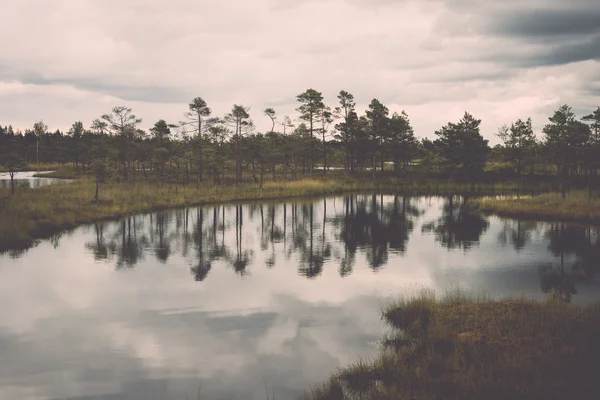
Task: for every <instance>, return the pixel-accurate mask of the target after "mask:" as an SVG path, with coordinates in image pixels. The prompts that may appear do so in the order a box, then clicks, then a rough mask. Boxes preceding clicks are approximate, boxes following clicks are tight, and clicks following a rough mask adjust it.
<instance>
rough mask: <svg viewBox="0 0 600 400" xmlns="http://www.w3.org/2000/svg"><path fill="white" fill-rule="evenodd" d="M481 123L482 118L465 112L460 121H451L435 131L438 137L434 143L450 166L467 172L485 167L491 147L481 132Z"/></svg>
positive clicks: (446, 163)
mask: <svg viewBox="0 0 600 400" xmlns="http://www.w3.org/2000/svg"><path fill="white" fill-rule="evenodd" d="M480 124H481V120H480V119H475V118H474V117H473V116H472V115H471V114H469V113H467V112H465V115H464V116H463V117H462V119H461V120H460V121H459V122H458V123H456V124H455V123H452V122H449V123H448V124H447V125H446V126H444V127H442V129H440V130H439V131H436V132H435V134H436V135H437V136H438V139H437V140H436V141H435V142H434V144H435V145H436V147H437V148H438V149H439V151H440V154H441V155H442V156H443V157H444V158H445V165H446V166H447V167H448V168H450V169H453V170H460V171H462V172H463V173H467V174H470V173H475V172H478V171H481V170H482V169H483V167H484V165H485V162H486V157H487V154H488V153H489V147H488V141H487V140H485V139H484V138H483V136H481V133H480V132H479V125H480Z"/></svg>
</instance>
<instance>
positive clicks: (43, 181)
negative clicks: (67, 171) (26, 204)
mask: <svg viewBox="0 0 600 400" xmlns="http://www.w3.org/2000/svg"><path fill="white" fill-rule="evenodd" d="M44 172H49V171H42V172H35V171H27V172H16V173H15V177H14V184H15V186H16V187H31V188H38V187H42V186H47V185H51V184H53V183H61V182H69V180H68V179H56V178H43V177H34V175H38V174H43V173H44ZM8 188H10V175H9V174H8V172H0V189H8Z"/></svg>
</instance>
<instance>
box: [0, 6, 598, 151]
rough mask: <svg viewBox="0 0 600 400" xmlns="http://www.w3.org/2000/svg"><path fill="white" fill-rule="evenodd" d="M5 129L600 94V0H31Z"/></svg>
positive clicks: (1, 71)
mask: <svg viewBox="0 0 600 400" xmlns="http://www.w3.org/2000/svg"><path fill="white" fill-rule="evenodd" d="M0 15H2V24H0V52H1V53H0V54H1V56H0V124H1V125H9V124H12V125H13V127H15V128H19V129H25V128H29V127H31V126H33V124H34V122H36V121H39V120H43V121H44V122H45V123H46V124H47V125H48V126H49V128H50V129H51V130H55V129H61V130H68V129H69V127H70V126H71V124H72V123H73V122H75V121H78V120H81V121H83V122H84V125H85V126H89V125H90V124H91V122H92V120H93V119H94V118H98V117H99V116H100V115H102V114H105V113H107V112H109V111H110V110H111V109H112V108H113V107H114V106H117V105H124V106H127V107H131V108H132V109H133V112H134V113H135V114H136V115H137V116H139V117H141V118H142V119H143V123H142V124H141V128H143V129H148V128H150V127H151V126H152V125H153V124H154V122H156V121H157V120H158V119H165V120H167V121H168V122H170V123H177V122H178V121H181V120H183V118H184V116H183V115H184V113H185V112H186V111H187V105H188V103H189V102H190V101H191V100H192V99H193V98H194V97H197V96H200V97H202V98H204V100H206V102H207V103H208V105H209V106H210V107H211V108H212V110H213V112H214V115H216V116H222V115H224V114H225V113H227V112H228V111H229V110H230V109H231V107H232V105H233V104H243V105H245V106H248V107H251V109H250V114H251V116H252V118H253V119H254V122H255V124H256V126H257V131H259V132H260V131H262V132H264V131H267V130H270V128H271V121H270V120H269V119H268V118H267V117H266V116H264V114H263V112H262V110H264V109H265V108H266V107H272V108H274V109H275V111H276V112H277V114H278V115H279V120H282V119H283V118H282V117H283V116H284V115H289V116H290V117H291V118H292V119H293V120H296V119H297V118H298V113H297V112H296V111H295V109H296V108H297V106H298V104H297V102H296V95H297V94H299V93H301V92H303V91H305V90H306V89H308V88H314V89H316V90H318V91H321V92H322V93H323V95H324V100H325V102H326V104H328V105H331V106H335V105H336V104H337V98H336V96H337V94H338V93H339V91H340V90H346V91H349V92H350V93H352V94H353V95H354V96H355V98H356V101H357V108H358V111H359V112H361V113H362V112H364V110H365V109H366V107H367V106H368V104H369V102H370V101H371V99H373V98H378V99H379V100H380V101H382V102H383V103H384V104H386V105H387V106H388V107H389V109H390V111H391V112H394V111H396V112H400V111H402V110H405V111H406V112H407V113H408V115H409V118H410V119H411V122H412V124H413V127H414V129H415V134H416V136H418V137H429V138H434V137H435V131H436V130H437V129H439V128H440V127H441V126H443V125H445V124H446V123H448V122H451V121H453V122H456V121H458V120H459V119H460V118H461V117H462V115H463V114H464V112H465V111H468V112H469V113H471V114H473V115H474V116H475V117H476V118H479V119H482V125H481V131H482V134H483V136H484V137H485V138H486V139H489V140H490V143H492V144H493V143H497V142H498V139H497V138H496V137H495V134H496V132H497V130H498V127H500V126H502V125H503V124H510V123H511V122H513V121H515V120H516V119H517V118H523V119H525V118H527V117H531V118H532V120H533V125H534V129H535V130H536V132H537V133H538V134H539V135H541V134H540V131H541V129H542V127H543V125H544V124H545V123H546V121H547V118H548V116H550V115H551V114H552V111H553V110H555V109H556V108H558V107H559V106H560V105H562V104H565V103H567V104H570V105H571V106H572V107H573V108H574V111H575V112H576V113H577V114H578V115H579V116H583V115H585V114H589V113H590V112H591V111H592V110H594V109H595V108H596V107H597V106H598V105H600V23H599V22H598V21H600V1H598V0H570V1H568V2H567V1H564V0H544V1H541V0H503V1H483V0H418V1H417V0H245V1H240V0H220V1H206V0H168V1H167V0H153V1H148V0H19V1H18V2H8V1H3V2H2V4H1V5H0Z"/></svg>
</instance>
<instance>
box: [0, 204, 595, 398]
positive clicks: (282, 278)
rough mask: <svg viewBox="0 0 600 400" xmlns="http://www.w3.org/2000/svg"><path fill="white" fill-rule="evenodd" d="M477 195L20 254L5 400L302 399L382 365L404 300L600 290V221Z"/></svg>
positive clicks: (92, 231) (50, 244) (97, 233)
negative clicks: (514, 212) (385, 340)
mask: <svg viewBox="0 0 600 400" xmlns="http://www.w3.org/2000/svg"><path fill="white" fill-rule="evenodd" d="M463 202H464V200H463V199H462V198H459V197H453V198H440V197H413V198H408V197H402V196H393V195H346V196H337V197H328V198H325V199H323V198H321V199H314V200H306V199H303V200H300V199H299V200H289V201H285V202H273V203H264V204H260V203H252V204H241V205H239V204H238V205H236V204H227V205H221V206H216V207H193V208H187V209H178V210H170V211H164V212H157V213H152V214H147V215H139V216H134V217H129V218H125V219H122V220H120V221H112V222H106V223H101V224H96V225H89V226H83V227H80V228H77V229H75V230H73V231H70V232H66V233H62V234H59V235H55V236H54V237H52V238H50V239H48V240H42V241H40V242H39V243H37V244H36V245H35V246H34V247H32V248H30V249H29V250H26V251H9V252H5V253H4V254H2V255H0V359H1V360H2V363H0V398H2V399H5V398H6V399H41V400H47V399H69V400H75V399H77V400H83V399H86V400H91V399H111V400H117V399H118V400H122V399H157V400H158V399H161V400H163V399H169V400H170V399H175V400H180V399H181V400H185V399H186V398H187V397H189V398H190V399H191V398H194V399H195V398H197V393H198V391H200V394H201V398H202V399H245V400H246V399H257V400H258V399H260V400H265V399H267V398H269V397H271V396H272V394H273V393H274V395H275V398H277V399H293V398H296V397H297V396H299V395H301V394H302V393H303V391H304V390H306V389H308V388H309V387H310V386H311V385H314V384H316V383H319V382H322V381H324V380H325V379H326V378H327V376H328V375H329V374H330V373H331V372H334V371H335V369H336V368H337V367H340V366H343V365H346V364H348V363H350V362H352V361H355V360H357V359H358V357H370V356H373V355H375V354H376V353H377V346H378V342H377V340H378V338H380V337H381V335H382V334H384V333H385V332H386V329H385V326H384V325H383V323H382V322H381V321H380V318H379V315H380V309H381V306H382V305H385V304H386V303H388V302H389V301H391V300H392V299H394V298H397V297H399V296H402V295H408V294H411V293H412V294H415V293H419V291H420V290H422V289H430V290H435V291H436V293H439V294H443V293H445V292H447V291H451V290H456V289H457V288H461V289H464V290H467V291H469V292H471V293H474V294H480V293H484V294H486V295H488V296H490V297H503V296H507V295H513V296H520V295H526V296H531V297H536V298H545V297H547V296H549V295H551V294H553V295H555V296H560V297H561V298H563V299H566V300H570V301H573V302H575V303H589V302H592V301H595V300H597V299H599V298H600V280H599V279H598V277H597V273H598V271H599V270H600V242H599V233H600V229H599V228H597V227H588V226H578V225H565V224H560V223H542V222H533V221H517V220H510V219H500V218H496V217H490V218H482V217H478V216H473V215H470V214H468V213H466V212H465V208H464V207H463ZM265 387H267V388H268V392H269V395H268V396H267V394H266V393H265ZM186 396H187V397H186Z"/></svg>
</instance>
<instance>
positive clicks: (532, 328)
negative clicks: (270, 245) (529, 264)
mask: <svg viewBox="0 0 600 400" xmlns="http://www.w3.org/2000/svg"><path fill="white" fill-rule="evenodd" d="M383 318H384V320H385V321H386V322H387V323H388V324H389V325H390V326H391V327H392V333H391V334H390V335H389V336H388V337H386V338H385V339H384V340H383V345H384V346H383V349H382V351H381V355H380V356H379V357H378V358H377V359H375V360H373V361H369V362H359V363H356V364H355V365H352V366H350V367H348V368H345V369H342V370H341V371H339V372H338V373H336V374H334V375H333V376H332V377H331V378H330V380H329V381H328V382H327V383H326V384H324V385H322V386H320V387H318V388H316V389H315V390H313V391H312V392H311V393H309V394H307V396H306V399H309V400H326V399H328V400H332V399H336V400H341V399H364V400H371V399H398V400H400V399H486V400H488V399H540V400H541V399H544V400H545V399H567V398H568V399H590V398H596V397H597V394H598V391H599V390H600V381H599V380H598V379H597V377H596V375H597V371H598V368H600V346H598V344H597V338H598V337H599V336H598V335H600V305H595V306H590V307H575V306H571V305H567V304H564V303H560V302H558V301H553V300H552V301H547V302H535V301H532V300H526V299H519V300H510V299H507V300H503V301H492V300H486V299H480V300H469V299H467V298H465V297H461V296H458V297H457V296H453V297H451V298H449V299H442V300H437V299H435V297H433V296H431V295H423V296H420V297H417V298H415V299H412V300H408V301H402V302H399V303H398V304H395V305H393V306H390V307H389V308H387V309H386V310H385V311H384V312H383Z"/></svg>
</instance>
